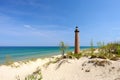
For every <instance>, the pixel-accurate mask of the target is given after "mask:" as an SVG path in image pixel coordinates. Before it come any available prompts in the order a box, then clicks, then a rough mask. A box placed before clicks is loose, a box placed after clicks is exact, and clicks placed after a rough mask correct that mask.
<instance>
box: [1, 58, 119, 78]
mask: <svg viewBox="0 0 120 80" xmlns="http://www.w3.org/2000/svg"><path fill="white" fill-rule="evenodd" d="M52 59H54V58H46V59H43V60H42V59H37V60H36V61H33V62H32V61H31V62H28V63H26V64H23V63H18V62H16V63H14V64H15V65H16V66H17V65H18V66H19V67H17V68H16V67H10V66H6V65H2V66H0V80H16V78H20V80H24V79H25V77H26V76H28V75H29V74H32V73H33V72H35V71H36V69H37V68H38V67H39V68H41V70H42V71H41V72H42V78H43V79H42V80H120V61H110V62H111V63H110V64H106V65H105V66H95V65H93V64H94V63H88V62H89V61H91V60H96V59H88V58H85V57H83V58H80V59H79V60H77V59H63V60H61V61H59V62H57V63H51V64H50V65H49V66H48V67H43V65H44V64H45V63H47V62H49V61H50V60H52ZM97 60H99V61H100V60H102V59H97Z"/></svg>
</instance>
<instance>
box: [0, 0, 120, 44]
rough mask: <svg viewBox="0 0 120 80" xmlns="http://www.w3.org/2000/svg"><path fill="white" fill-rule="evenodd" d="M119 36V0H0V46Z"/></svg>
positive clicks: (81, 42)
mask: <svg viewBox="0 0 120 80" xmlns="http://www.w3.org/2000/svg"><path fill="white" fill-rule="evenodd" d="M76 26H78V27H79V30H80V44H81V46H86V45H90V41H91V40H93V41H94V45H96V43H97V42H99V41H101V42H105V43H108V42H111V41H119V40H120V0H0V46H57V45H59V42H60V41H64V42H65V43H66V44H68V45H69V46H73V45H74V29H75V27H76Z"/></svg>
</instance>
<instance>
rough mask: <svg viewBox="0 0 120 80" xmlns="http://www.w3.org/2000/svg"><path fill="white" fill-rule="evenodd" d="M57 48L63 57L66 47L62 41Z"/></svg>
mask: <svg viewBox="0 0 120 80" xmlns="http://www.w3.org/2000/svg"><path fill="white" fill-rule="evenodd" d="M59 46H60V51H61V52H62V57H65V55H64V54H65V51H66V50H67V48H68V46H67V45H66V44H65V43H64V42H63V41H61V42H60V44H59Z"/></svg>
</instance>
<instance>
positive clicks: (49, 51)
mask: <svg viewBox="0 0 120 80" xmlns="http://www.w3.org/2000/svg"><path fill="white" fill-rule="evenodd" d="M86 48H90V47H89V46H82V47H81V49H86ZM67 51H74V47H69V48H68V50H67ZM57 54H61V52H60V49H59V47H42V46H41V47H0V64H3V63H4V62H5V59H6V56H10V57H11V58H12V60H14V61H19V60H26V59H30V58H39V57H48V56H52V55H57Z"/></svg>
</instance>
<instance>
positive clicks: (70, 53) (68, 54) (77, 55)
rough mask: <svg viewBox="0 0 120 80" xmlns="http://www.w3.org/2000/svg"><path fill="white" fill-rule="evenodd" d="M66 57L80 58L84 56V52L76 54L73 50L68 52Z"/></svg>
mask: <svg viewBox="0 0 120 80" xmlns="http://www.w3.org/2000/svg"><path fill="white" fill-rule="evenodd" d="M66 57H67V58H77V59H79V58H81V57H82V54H81V53H79V54H74V53H72V52H68V53H67V55H66Z"/></svg>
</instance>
